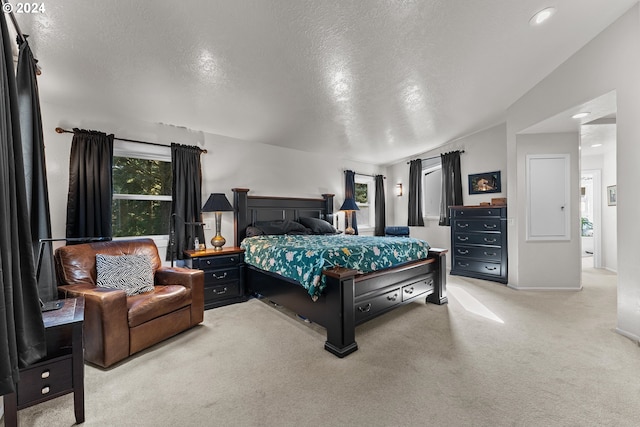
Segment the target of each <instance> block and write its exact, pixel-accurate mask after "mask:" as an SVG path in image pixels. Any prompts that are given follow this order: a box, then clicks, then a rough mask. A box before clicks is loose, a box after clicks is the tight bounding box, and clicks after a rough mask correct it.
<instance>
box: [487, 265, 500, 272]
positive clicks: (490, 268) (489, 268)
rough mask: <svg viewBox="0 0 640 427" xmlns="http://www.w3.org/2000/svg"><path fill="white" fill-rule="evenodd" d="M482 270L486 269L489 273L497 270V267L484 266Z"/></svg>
mask: <svg viewBox="0 0 640 427" xmlns="http://www.w3.org/2000/svg"><path fill="white" fill-rule="evenodd" d="M484 268H486V269H487V270H489V271H493V270H495V269H497V268H498V267H487V266H486V265H485V266H484Z"/></svg>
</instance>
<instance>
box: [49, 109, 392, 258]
mask: <svg viewBox="0 0 640 427" xmlns="http://www.w3.org/2000/svg"><path fill="white" fill-rule="evenodd" d="M42 120H43V129H44V139H45V147H46V148H45V156H46V163H47V174H48V182H49V197H50V203H51V226H52V234H53V237H64V234H65V222H66V203H67V192H68V185H69V154H70V148H71V139H72V137H73V135H72V134H69V133H66V134H57V133H55V131H54V129H55V128H56V127H58V126H60V127H62V128H65V129H69V130H70V129H72V128H73V127H77V128H83V129H93V130H99V131H103V132H106V133H113V134H115V136H116V137H121V138H128V139H136V140H142V141H149V142H157V143H161V144H170V143H171V142H176V143H180V144H187V145H197V146H199V147H202V148H205V149H207V150H208V153H207V154H203V155H202V174H203V182H202V187H203V191H202V200H203V203H204V202H205V201H206V199H207V197H208V196H209V194H210V193H213V192H222V193H226V195H227V197H228V198H229V200H230V201H233V193H232V191H231V189H232V188H235V187H239V188H249V189H250V190H251V191H250V193H249V194H255V195H269V196H272V195H273V196H297V197H321V195H322V194H323V193H332V194H335V198H334V210H337V209H338V208H339V207H340V205H341V204H342V202H343V200H344V173H343V171H344V170H345V169H352V170H354V171H356V172H360V173H366V174H376V173H382V172H381V170H382V168H378V167H375V166H372V165H368V164H363V163H358V162H352V161H348V160H340V159H338V158H337V157H335V156H327V155H321V154H310V153H305V152H302V151H298V150H292V149H288V148H280V147H276V146H271V145H265V144H259V143H253V142H248V141H243V140H238V139H234V138H228V137H224V136H220V135H213V134H208V133H205V132H201V131H197V130H190V129H186V128H181V127H176V126H170V125H165V124H157V123H146V122H140V121H135V120H131V119H126V118H122V117H103V116H100V115H98V114H92V113H91V108H90V107H89V108H87V107H85V106H83V108H68V107H60V106H57V105H52V104H49V103H47V102H46V99H43V100H42ZM135 145H136V148H137V149H140V150H145V147H147V146H144V145H139V144H135ZM166 151H167V153H169V152H170V150H169V149H168V148H167V149H166ZM385 191H387V193H388V191H390V190H387V189H385ZM203 220H204V221H205V222H209V223H213V221H214V218H213V214H208V213H204V214H203ZM214 228H215V226H214ZM213 234H214V230H206V231H205V237H206V239H207V243H208V242H209V240H210V238H211V237H213ZM222 235H223V236H224V237H225V238H226V239H227V246H230V245H233V214H232V213H224V214H223V220H222ZM159 248H160V249H161V256H162V257H163V258H164V254H163V253H162V252H163V250H162V247H161V245H159Z"/></svg>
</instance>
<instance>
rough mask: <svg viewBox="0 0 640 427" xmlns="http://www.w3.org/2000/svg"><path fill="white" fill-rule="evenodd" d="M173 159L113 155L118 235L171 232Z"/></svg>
mask: <svg viewBox="0 0 640 427" xmlns="http://www.w3.org/2000/svg"><path fill="white" fill-rule="evenodd" d="M171 181H172V180H171V162H170V161H167V160H166V158H158V157H156V158H155V159H154V158H139V157H127V156H118V155H115V154H114V157H113V207H112V210H111V222H112V226H113V236H114V237H124V236H157V235H166V234H168V232H169V219H170V217H171Z"/></svg>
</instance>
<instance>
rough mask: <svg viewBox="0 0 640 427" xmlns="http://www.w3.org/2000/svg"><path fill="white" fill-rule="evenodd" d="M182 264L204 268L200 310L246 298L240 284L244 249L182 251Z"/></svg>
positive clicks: (242, 274) (242, 278)
mask: <svg viewBox="0 0 640 427" xmlns="http://www.w3.org/2000/svg"><path fill="white" fill-rule="evenodd" d="M184 254H185V256H186V258H185V260H184V262H185V266H186V267H189V268H194V269H198V270H202V271H204V309H205V310H208V309H210V308H215V307H220V306H223V305H227V304H233V303H236V302H242V301H246V300H247V296H246V291H245V286H244V249H241V248H238V247H231V248H223V249H222V250H221V251H214V250H213V249H206V250H204V251H184Z"/></svg>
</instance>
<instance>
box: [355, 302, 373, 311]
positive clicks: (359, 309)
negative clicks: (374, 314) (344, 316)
mask: <svg viewBox="0 0 640 427" xmlns="http://www.w3.org/2000/svg"><path fill="white" fill-rule="evenodd" d="M358 311H359V312H360V313H368V312H369V311H371V303H369V304H367V305H365V306H364V307H358Z"/></svg>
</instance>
